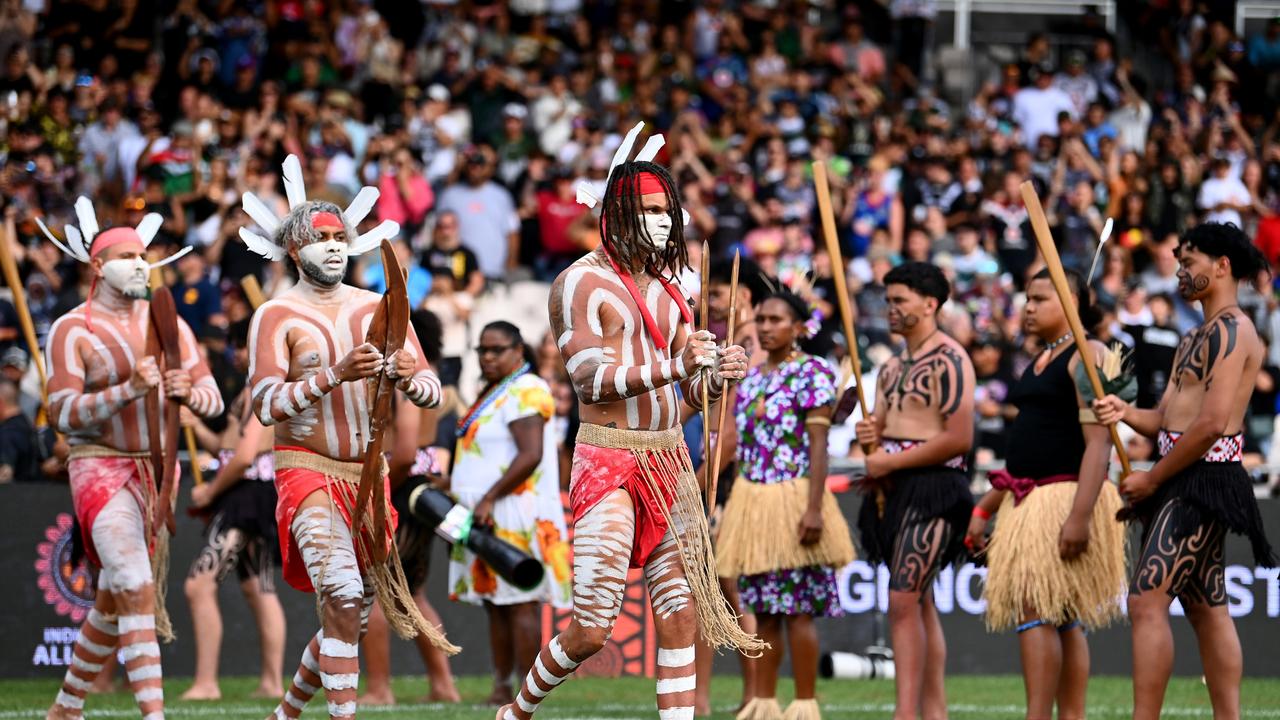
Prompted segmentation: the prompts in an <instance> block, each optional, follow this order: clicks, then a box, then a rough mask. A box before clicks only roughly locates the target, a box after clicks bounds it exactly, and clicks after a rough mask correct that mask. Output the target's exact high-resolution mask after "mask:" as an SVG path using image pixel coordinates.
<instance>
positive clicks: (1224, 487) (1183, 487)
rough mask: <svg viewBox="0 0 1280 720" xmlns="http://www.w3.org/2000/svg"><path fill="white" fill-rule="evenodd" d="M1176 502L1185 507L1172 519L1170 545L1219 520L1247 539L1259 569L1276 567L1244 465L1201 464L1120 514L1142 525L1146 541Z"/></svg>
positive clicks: (1185, 471) (1175, 477) (1191, 467)
mask: <svg viewBox="0 0 1280 720" xmlns="http://www.w3.org/2000/svg"><path fill="white" fill-rule="evenodd" d="M1174 499H1180V500H1182V501H1183V502H1181V503H1179V504H1178V510H1177V511H1176V512H1175V513H1174V515H1173V526H1172V528H1171V529H1172V537H1171V539H1172V540H1175V541H1176V540H1181V539H1183V538H1186V537H1188V536H1189V535H1192V534H1193V533H1195V532H1196V530H1198V529H1199V528H1200V527H1201V526H1203V525H1205V524H1207V523H1208V522H1209V521H1210V520H1219V521H1221V522H1222V524H1223V525H1226V527H1227V529H1228V530H1230V531H1231V532H1233V533H1235V534H1236V535H1243V536H1245V537H1246V538H1248V540H1249V544H1250V546H1251V547H1252V548H1253V558H1254V561H1255V562H1256V563H1257V564H1258V565H1260V566H1262V567H1275V566H1276V555H1275V551H1274V550H1272V548H1271V543H1270V542H1268V540H1267V535H1266V533H1265V532H1264V531H1263V527H1262V515H1261V513H1260V512H1259V511H1258V500H1257V498H1255V497H1254V495H1253V483H1252V482H1251V481H1250V480H1249V473H1248V472H1246V471H1245V469H1244V466H1243V465H1241V464H1240V463H1238V462H1232V463H1211V462H1204V461H1200V462H1197V463H1195V464H1193V465H1191V466H1190V467H1188V468H1187V469H1186V470H1183V471H1182V472H1180V473H1178V474H1177V475H1176V476H1174V477H1172V478H1170V479H1169V480H1168V481H1167V482H1165V483H1164V484H1162V485H1161V486H1160V487H1158V488H1156V491H1155V494H1153V495H1152V496H1151V497H1149V498H1147V499H1146V500H1143V501H1142V502H1140V503H1138V504H1137V505H1136V506H1134V507H1133V508H1132V509H1131V510H1125V511H1122V513H1121V516H1122V517H1125V518H1126V519H1127V518H1135V519H1137V520H1139V521H1141V522H1142V524H1143V527H1144V530H1143V541H1144V542H1145V541H1146V535H1147V532H1149V531H1150V528H1151V521H1152V520H1154V519H1155V516H1156V514H1157V513H1159V512H1160V508H1162V507H1164V505H1165V503H1167V502H1169V501H1170V500H1174Z"/></svg>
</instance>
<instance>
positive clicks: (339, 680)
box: [320, 672, 360, 690]
mask: <svg viewBox="0 0 1280 720" xmlns="http://www.w3.org/2000/svg"><path fill="white" fill-rule="evenodd" d="M320 683H321V684H322V685H324V689H325V690H352V689H355V687H356V686H358V685H359V684H360V673H358V672H354V673H333V674H330V673H320Z"/></svg>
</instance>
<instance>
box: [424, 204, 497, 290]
mask: <svg viewBox="0 0 1280 720" xmlns="http://www.w3.org/2000/svg"><path fill="white" fill-rule="evenodd" d="M459 229H460V223H459V222H458V214H457V213H455V212H453V211H452V210H447V209H444V210H441V211H440V212H438V213H436V225H435V227H434V228H433V229H432V235H431V247H430V248H429V249H428V250H427V252H426V254H425V255H424V256H423V265H424V266H426V268H427V269H428V270H430V271H431V273H432V274H433V275H434V274H436V273H440V272H443V273H448V274H449V275H450V276H451V277H452V278H453V285H452V286H451V287H452V288H454V289H456V290H459V291H462V292H466V293H467V294H469V295H471V296H472V297H476V296H478V295H479V294H480V292H481V291H482V290H483V289H484V273H483V272H481V270H480V261H479V260H477V259H476V254H475V253H474V252H472V251H471V249H470V248H467V247H464V246H463V245H462V238H461V235H460V234H459Z"/></svg>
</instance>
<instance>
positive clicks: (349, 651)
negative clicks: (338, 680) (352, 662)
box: [320, 638, 360, 658]
mask: <svg viewBox="0 0 1280 720" xmlns="http://www.w3.org/2000/svg"><path fill="white" fill-rule="evenodd" d="M320 654H321V655H328V656H329V657H331V658H353V657H360V646H359V645H356V644H354V643H349V642H343V641H341V640H338V639H335V638H325V639H323V640H321V641H320Z"/></svg>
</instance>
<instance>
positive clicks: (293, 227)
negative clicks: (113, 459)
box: [241, 156, 456, 718]
mask: <svg viewBox="0 0 1280 720" xmlns="http://www.w3.org/2000/svg"><path fill="white" fill-rule="evenodd" d="M284 180H285V189H286V192H287V194H288V197H289V205H290V211H289V215H288V216H287V217H285V219H284V220H277V219H276V218H275V217H274V216H272V215H271V214H270V210H268V209H267V208H266V206H265V205H263V204H262V203H260V202H258V201H257V200H256V199H255V198H253V196H252V195H249V194H247V193H246V194H245V210H246V211H247V212H248V213H249V214H250V216H251V217H253V219H254V221H255V222H257V224H258V225H259V226H260V227H262V229H264V230H266V231H268V232H270V233H272V235H273V239H272V240H267V239H265V238H262V237H260V236H257V235H255V234H253V233H251V232H249V231H247V230H243V229H242V230H241V237H243V238H244V239H245V241H246V243H247V244H248V246H249V247H250V248H251V249H253V250H255V251H257V252H259V253H260V254H262V255H264V256H265V257H268V258H270V259H283V258H285V257H287V258H288V261H289V268H290V269H291V270H294V271H296V272H297V275H298V283H297V284H296V285H294V286H293V287H292V288H290V289H289V290H287V291H286V292H284V293H282V294H281V295H280V296H278V297H276V298H274V299H272V300H269V301H267V302H266V303H265V304H263V305H262V306H261V307H260V308H258V311H257V312H256V313H255V314H254V316H253V324H252V327H251V329H250V333H249V346H250V368H249V388H250V393H251V394H252V397H253V411H254V413H255V414H256V415H257V417H258V419H259V420H260V421H261V422H262V424H263V425H268V426H271V425H274V426H275V441H276V446H275V466H276V488H277V491H278V492H279V496H280V500H279V504H278V506H277V509H276V518H277V521H278V531H279V535H280V545H281V548H280V549H281V554H282V555H283V556H284V578H285V581H287V582H288V583H289V584H290V585H291V586H293V587H294V588H297V589H298V590H302V591H304V592H312V591H314V592H315V593H316V594H317V595H318V604H319V606H320V611H321V630H320V632H318V633H317V634H316V636H315V637H314V638H312V640H311V642H310V644H308V646H307V648H306V650H305V651H304V652H303V655H302V663H301V665H300V667H299V668H298V671H297V674H295V675H294V677H293V682H292V684H291V685H290V687H289V689H288V690H287V691H285V694H284V699H283V700H282V701H281V703H280V705H279V706H277V707H276V709H275V712H274V713H273V717H275V718H296V717H298V715H299V714H300V713H301V712H302V709H303V707H304V706H305V705H306V703H307V701H308V700H310V698H311V696H312V695H314V694H315V692H316V690H317V689H318V688H319V687H320V686H323V687H324V690H325V695H326V698H327V700H328V703H329V716H330V717H331V718H349V717H354V715H355V710H356V685H357V683H358V680H359V671H360V664H359V658H358V655H359V646H358V644H357V643H358V642H359V639H360V634H361V632H362V631H363V627H364V624H365V622H366V620H367V618H368V612H369V607H370V605H371V603H372V602H373V599H374V597H375V595H376V597H377V598H378V601H379V602H380V603H381V604H382V609H383V611H384V612H385V613H386V615H387V619H388V621H389V622H390V624H391V626H392V628H393V629H395V630H396V632H397V633H399V634H400V635H401V636H403V637H415V636H417V635H420V634H423V635H426V636H427V637H429V638H432V640H433V642H435V643H436V644H437V645H439V646H441V647H442V648H449V649H454V650H456V649H455V648H453V647H452V646H450V645H448V642H447V641H446V640H445V639H444V636H443V635H442V634H441V633H440V631H439V630H438V629H437V628H435V627H434V626H432V625H431V624H429V623H428V622H427V621H426V620H425V619H424V618H423V617H422V614H421V613H420V612H418V609H417V606H416V605H415V604H414V602H413V599H412V594H411V592H410V591H409V589H408V587H407V582H406V579H405V577H404V571H403V569H402V568H401V566H400V562H399V558H398V557H397V555H396V550H395V537H394V532H395V524H396V513H395V511H394V509H393V508H390V507H387V508H386V511H387V517H388V522H387V525H386V528H385V531H384V533H383V534H384V537H382V538H376V539H375V538H374V536H373V533H374V527H373V525H372V524H367V525H365V526H364V527H363V528H362V529H361V532H360V533H359V535H357V536H355V537H353V533H352V529H351V522H352V519H353V516H354V514H355V510H356V508H355V504H356V490H357V486H358V484H359V482H360V472H361V468H362V466H363V463H364V462H365V449H366V443H367V442H368V440H369V437H370V398H369V392H368V387H367V384H366V383H365V382H363V381H364V379H365V378H372V377H377V376H378V375H380V374H385V375H386V376H387V377H389V378H391V379H393V380H395V383H396V387H397V388H398V389H399V390H400V391H401V392H403V393H404V395H405V397H407V398H408V399H409V401H410V402H412V403H413V404H414V405H417V406H419V407H428V406H432V405H435V404H437V403H438V402H439V400H440V383H439V381H438V380H437V379H436V376H435V373H433V372H432V371H431V369H430V367H429V366H428V365H427V362H426V358H425V356H424V355H423V353H422V349H421V347H420V346H419V345H418V341H417V338H416V336H415V335H414V334H413V333H412V332H410V333H409V334H408V336H407V342H406V344H405V347H404V349H402V350H399V351H397V352H396V353H394V354H393V355H391V356H390V357H385V358H384V357H382V354H381V353H380V352H379V351H378V350H377V349H376V348H375V347H374V346H373V345H371V344H369V343H367V342H364V337H365V334H366V332H367V331H368V328H369V325H370V323H371V321H372V319H373V315H374V311H375V310H376V309H377V307H378V304H379V303H380V302H381V301H382V296H380V295H377V294H374V293H371V292H368V291H366V290H361V289H359V288H355V287H352V286H350V285H346V284H344V283H343V282H342V279H343V276H344V275H345V273H346V269H347V262H348V256H350V255H358V254H360V253H362V252H365V251H367V250H369V249H372V248H373V247H376V246H377V245H378V243H379V242H380V241H381V240H382V239H383V238H386V237H390V236H394V235H395V234H396V233H397V232H399V227H398V226H397V225H396V224H395V223H393V222H389V221H388V222H384V223H383V224H382V225H379V226H378V227H376V228H375V229H373V230H371V231H369V232H368V233H366V234H364V235H361V236H359V237H356V235H355V232H354V231H353V230H352V228H354V227H355V226H357V225H359V223H360V221H361V220H362V219H363V218H364V216H365V215H367V214H368V212H369V210H370V209H371V208H372V205H373V202H374V201H375V200H376V199H377V191H376V190H374V189H373V188H365V189H364V190H362V191H361V192H360V193H359V194H358V195H357V196H356V199H355V200H354V201H353V202H352V205H351V207H348V208H347V210H346V211H345V212H344V211H342V210H339V209H338V208H337V207H336V206H334V205H333V204H331V203H328V202H324V201H307V200H306V196H305V193H304V190H303V186H302V170H301V166H300V164H299V163H298V160H297V158H296V157H294V156H289V158H288V159H286V161H285V166H284ZM378 460H379V461H380V460H381V459H380V458H379V459H378ZM383 474H384V481H383V489H382V491H381V492H378V493H375V496H374V497H373V498H372V502H381V503H389V497H390V491H389V489H388V487H387V485H386V482H385V466H384V470H383ZM384 543H385V546H386V547H389V548H390V552H389V555H388V558H386V559H379V558H377V557H376V547H377V546H378V545H383V544H384Z"/></svg>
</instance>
